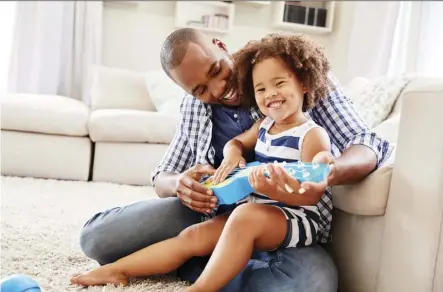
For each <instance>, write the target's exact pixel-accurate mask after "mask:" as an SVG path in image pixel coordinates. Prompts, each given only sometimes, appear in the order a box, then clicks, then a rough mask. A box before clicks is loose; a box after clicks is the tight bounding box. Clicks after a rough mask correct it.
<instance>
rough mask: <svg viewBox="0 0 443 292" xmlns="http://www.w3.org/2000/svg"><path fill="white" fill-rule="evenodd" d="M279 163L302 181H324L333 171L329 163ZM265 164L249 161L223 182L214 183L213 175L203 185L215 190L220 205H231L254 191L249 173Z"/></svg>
mask: <svg viewBox="0 0 443 292" xmlns="http://www.w3.org/2000/svg"><path fill="white" fill-rule="evenodd" d="M279 164H280V165H281V166H283V167H284V168H285V169H286V171H287V172H288V173H289V174H290V175H292V176H293V177H295V178H296V179H297V180H298V181H299V182H300V183H302V182H304V181H312V182H322V181H324V180H325V179H326V178H327V177H328V175H329V173H330V171H331V167H330V165H328V164H318V163H306V162H301V161H299V162H293V163H292V162H291V163H284V162H283V163H279ZM265 165H266V164H265V163H259V162H252V163H248V164H247V165H246V167H245V168H236V169H234V170H233V171H232V172H231V173H230V174H229V175H228V177H227V178H226V179H225V180H224V181H223V182H221V183H219V184H217V185H215V186H214V185H213V184H212V177H209V178H208V179H206V180H205V181H204V182H203V185H204V186H205V187H206V188H210V189H212V190H213V191H214V194H215V195H216V196H217V197H218V199H219V204H220V205H230V204H233V203H235V202H237V201H240V200H241V199H243V198H245V197H246V196H248V195H250V194H251V193H253V192H254V189H253V188H252V187H251V185H250V184H249V181H248V176H249V173H250V172H251V171H252V170H254V169H255V168H257V167H264V166H265ZM265 175H266V172H265Z"/></svg>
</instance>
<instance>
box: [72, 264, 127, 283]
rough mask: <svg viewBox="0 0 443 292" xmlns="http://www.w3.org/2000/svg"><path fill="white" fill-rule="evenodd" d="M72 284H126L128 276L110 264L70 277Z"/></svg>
mask: <svg viewBox="0 0 443 292" xmlns="http://www.w3.org/2000/svg"><path fill="white" fill-rule="evenodd" d="M71 283H72V284H77V285H82V286H96V285H106V284H114V285H116V286H118V285H123V286H126V285H128V277H127V276H126V275H125V274H124V273H123V272H120V271H118V270H116V269H114V267H113V266H112V264H110V265H105V266H102V267H100V268H97V269H95V270H92V271H90V272H89V273H87V274H84V275H79V276H74V277H72V279H71Z"/></svg>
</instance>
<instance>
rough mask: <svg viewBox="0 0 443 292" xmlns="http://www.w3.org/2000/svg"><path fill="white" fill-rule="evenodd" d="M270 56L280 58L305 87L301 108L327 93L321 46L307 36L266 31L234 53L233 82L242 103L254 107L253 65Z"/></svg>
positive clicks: (324, 57)
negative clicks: (262, 35) (259, 38)
mask: <svg viewBox="0 0 443 292" xmlns="http://www.w3.org/2000/svg"><path fill="white" fill-rule="evenodd" d="M273 57H277V58H280V59H281V60H282V61H283V62H284V63H285V64H286V65H287V67H288V70H289V71H291V72H293V73H294V74H295V76H296V78H297V79H298V80H299V81H300V83H301V84H302V86H303V87H304V88H306V89H307V93H306V94H305V96H304V101H303V111H306V110H308V109H310V108H312V107H314V106H315V105H316V104H317V103H318V101H320V100H321V99H324V98H326V97H327V95H328V72H329V70H330V65H329V61H328V60H327V58H326V56H325V55H324V53H323V48H321V47H320V46H318V45H317V44H316V43H315V42H314V41H312V40H311V39H310V38H308V37H306V36H302V35H297V36H295V35H278V34H269V35H267V36H265V37H264V38H263V39H261V40H260V41H250V42H248V44H247V45H246V46H245V47H244V48H242V49H241V50H239V51H238V52H236V53H235V54H233V60H234V76H233V79H234V80H233V82H236V85H237V90H238V94H239V95H240V96H241V97H242V99H243V103H244V106H255V107H257V103H256V101H255V93H254V86H253V82H252V69H253V67H254V65H255V64H257V63H259V62H261V61H263V60H265V59H268V58H273Z"/></svg>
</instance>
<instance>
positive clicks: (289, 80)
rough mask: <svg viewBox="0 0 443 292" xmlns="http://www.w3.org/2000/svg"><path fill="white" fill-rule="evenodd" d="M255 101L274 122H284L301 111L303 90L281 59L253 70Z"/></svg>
mask: <svg viewBox="0 0 443 292" xmlns="http://www.w3.org/2000/svg"><path fill="white" fill-rule="evenodd" d="M252 80H253V83H254V92H255V99H256V101H257V105H258V107H259V109H260V111H261V112H262V113H263V114H265V115H266V116H269V117H271V118H272V119H273V120H274V121H283V120H285V119H287V118H288V117H290V116H291V115H293V114H295V113H297V112H299V111H301V109H302V106H303V89H302V85H301V84H300V82H299V81H298V80H297V78H296V77H295V75H294V74H292V73H291V72H289V70H288V69H287V67H286V66H285V63H284V62H283V61H282V60H280V59H279V58H268V59H265V60H263V61H261V62H259V63H257V64H256V65H255V66H254V68H253V70H252Z"/></svg>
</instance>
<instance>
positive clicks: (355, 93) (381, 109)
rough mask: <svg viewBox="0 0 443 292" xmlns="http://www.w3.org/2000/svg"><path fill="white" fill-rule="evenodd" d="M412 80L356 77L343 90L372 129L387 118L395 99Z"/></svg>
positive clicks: (404, 78) (402, 77)
mask: <svg viewBox="0 0 443 292" xmlns="http://www.w3.org/2000/svg"><path fill="white" fill-rule="evenodd" d="M412 78H413V77H411V76H396V77H386V76H381V77H378V78H373V79H366V78H362V77H356V78H354V79H353V80H352V81H351V82H350V83H349V84H348V85H346V86H344V87H343V90H344V92H345V94H346V95H347V96H348V97H349V98H350V99H351V100H352V102H353V104H354V105H355V107H356V109H357V111H358V112H359V113H360V114H361V116H362V118H363V119H364V121H365V122H366V123H367V125H368V126H369V127H370V128H372V127H375V126H377V125H379V124H380V123H381V122H382V121H384V120H385V119H386V118H387V117H388V116H389V114H390V113H391V111H392V109H393V107H394V104H395V103H396V101H397V99H398V98H399V97H400V96H401V94H402V91H403V90H404V88H405V87H406V86H407V84H408V83H409V82H410V81H411V79H412Z"/></svg>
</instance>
